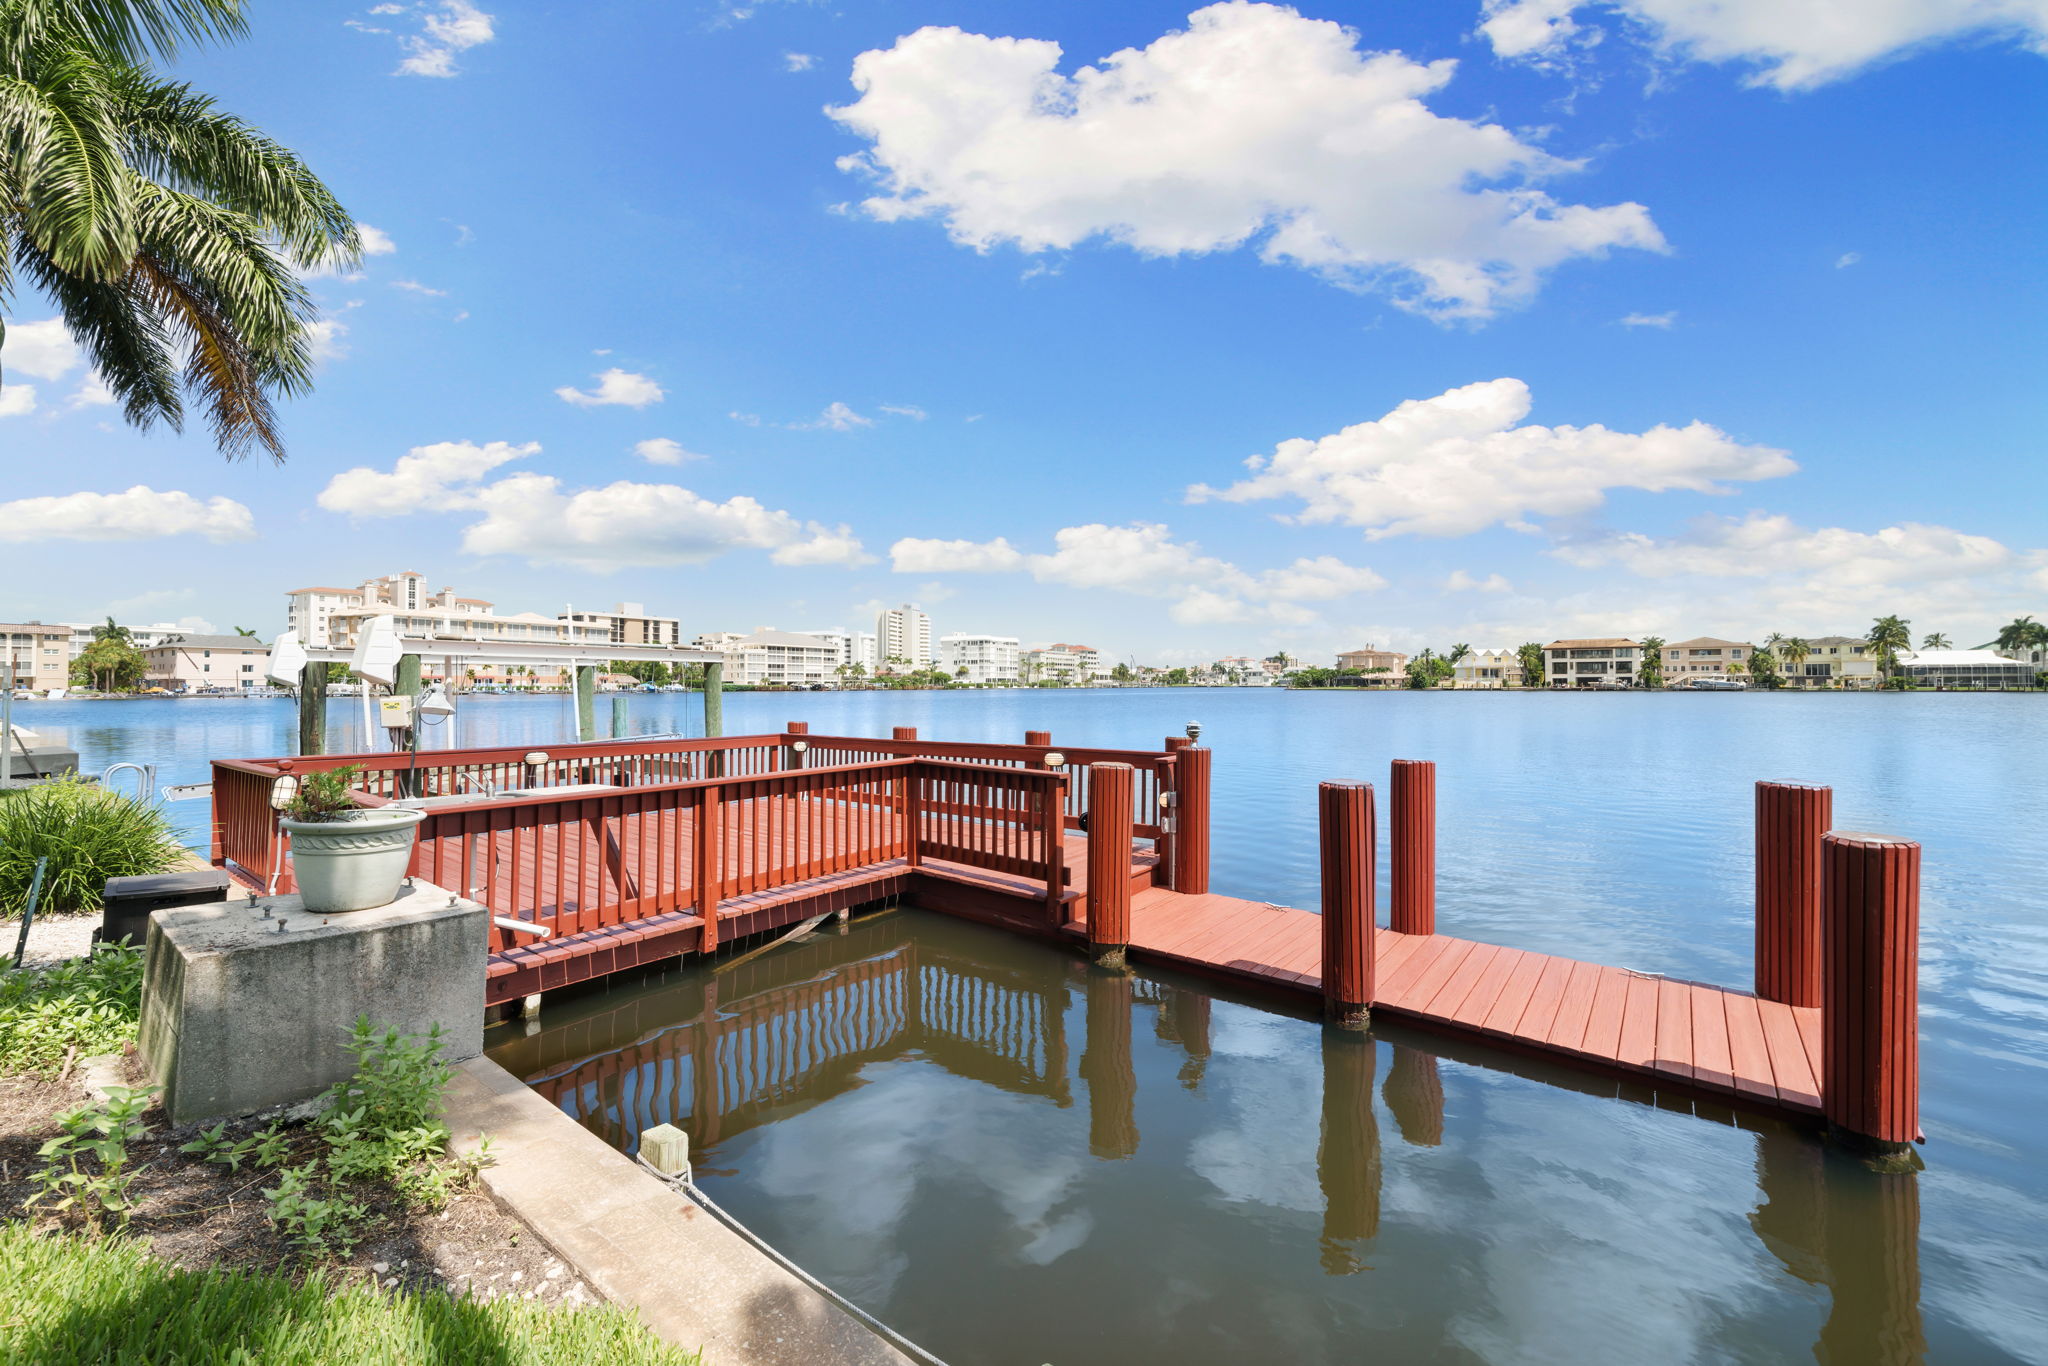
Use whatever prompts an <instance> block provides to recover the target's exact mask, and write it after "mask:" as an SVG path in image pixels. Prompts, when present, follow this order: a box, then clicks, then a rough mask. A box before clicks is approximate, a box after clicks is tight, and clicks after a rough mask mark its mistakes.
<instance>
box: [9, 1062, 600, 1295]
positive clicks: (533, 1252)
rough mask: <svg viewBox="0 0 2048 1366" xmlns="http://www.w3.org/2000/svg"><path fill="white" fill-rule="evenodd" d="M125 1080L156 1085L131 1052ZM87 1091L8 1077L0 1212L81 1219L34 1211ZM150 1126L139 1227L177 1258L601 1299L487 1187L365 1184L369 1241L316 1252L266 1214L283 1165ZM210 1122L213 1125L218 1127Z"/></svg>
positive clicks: (399, 1283) (142, 1160)
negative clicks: (416, 1200)
mask: <svg viewBox="0 0 2048 1366" xmlns="http://www.w3.org/2000/svg"><path fill="white" fill-rule="evenodd" d="M123 1064H124V1066H123V1070H124V1071H125V1072H126V1073H127V1076H126V1082H127V1084H128V1085H131V1086H141V1085H147V1084H148V1079H147V1077H146V1076H144V1074H143V1072H142V1070H141V1068H140V1067H139V1065H138V1064H137V1062H136V1059H135V1058H134V1056H133V1054H132V1051H131V1053H130V1054H129V1055H128V1056H127V1057H125V1058H124V1059H123ZM87 1099H88V1096H87V1093H86V1090H85V1085H84V1082H83V1079H82V1078H81V1077H80V1075H79V1074H78V1073H77V1072H76V1071H75V1070H74V1071H73V1072H72V1073H71V1074H69V1075H67V1076H65V1077H62V1078H58V1079H54V1080H49V1079H42V1078H35V1077H24V1076H5V1077H0V1219H22V1218H40V1219H46V1220H51V1221H53V1222H55V1221H60V1220H62V1221H65V1222H68V1223H69V1224H71V1225H72V1226H77V1225H78V1224H79V1223H80V1222H81V1221H80V1220H79V1219H78V1218H76V1217H75V1216H70V1215H50V1214H44V1213H42V1211H41V1210H40V1208H35V1209H25V1208H24V1207H23V1204H22V1202H23V1201H25V1200H26V1199H28V1197H29V1196H30V1195H32V1194H33V1193H34V1191H35V1186H34V1184H33V1183H32V1181H31V1180H30V1177H31V1175H32V1174H33V1172H34V1171H35V1170H36V1168H37V1167H39V1166H40V1165H41V1164H40V1162H39V1161H38V1160H37V1158H36V1149H37V1148H39V1147H40V1146H42V1144H43V1142H44V1140H46V1139H49V1138H52V1137H55V1136H56V1134H57V1133H58V1129H57V1126H56V1124H55V1123H53V1122H52V1121H53V1117H54V1116H55V1115H57V1114H58V1113H59V1112H61V1111H64V1110H68V1109H71V1108H73V1107H74V1106H77V1105H81V1104H84V1103H85V1102H86V1100H87ZM145 1121H146V1122H147V1123H148V1124H149V1133H148V1134H147V1136H145V1137H144V1138H143V1139H142V1140H141V1141H140V1142H138V1143H137V1144H135V1145H134V1147H133V1149H132V1154H133V1160H134V1161H135V1162H136V1163H138V1164H139V1167H140V1170H139V1174H138V1175H137V1177H136V1180H135V1184H134V1185H133V1186H132V1187H130V1188H129V1193H130V1195H131V1196H132V1197H133V1198H134V1199H135V1201H136V1206H137V1207H136V1209H135V1212H134V1214H133V1216H132V1217H131V1219H130V1221H129V1225H128V1227H129V1231H130V1233H131V1234H132V1235H134V1236H136V1237H139V1238H141V1239H144V1240H145V1241H147V1242H148V1244H149V1247H150V1251H151V1252H152V1253H153V1254H154V1255H156V1256H157V1257H159V1258H161V1259H163V1260H164V1261H166V1262H170V1263H172V1264H174V1265H177V1266H183V1267H189V1268H192V1269H195V1270H196V1269H200V1268H204V1267H244V1268H248V1269H251V1270H261V1271H275V1272H280V1273H282V1274H284V1275H287V1276H290V1277H292V1278H294V1279H302V1278H303V1277H304V1276H305V1274H306V1273H307V1272H308V1271H310V1270H312V1269H314V1268H315V1267H322V1268H325V1269H326V1270H327V1271H328V1272H329V1273H330V1274H332V1275H335V1276H337V1277H339V1278H342V1279H347V1280H361V1281H363V1282H366V1283H375V1284H379V1285H383V1286H385V1287H386V1288H387V1289H397V1288H404V1289H408V1290H415V1291H418V1290H442V1291H446V1292H448V1293H449V1294H453V1295H464V1294H471V1295H476V1296H478V1297H480V1298H485V1299H490V1298H497V1297H501V1296H502V1297H518V1298H524V1299H532V1300H538V1301H541V1302H543V1303H558V1302H559V1303H564V1304H571V1305H577V1304H589V1303H594V1302H595V1301H596V1300H597V1299H598V1298H599V1297H598V1296H597V1295H596V1294H595V1293H594V1292H593V1291H592V1290H591V1289H590V1287H589V1286H587V1285H585V1284H583V1283H582V1282H581V1281H580V1280H579V1279H578V1278H577V1277H576V1275H575V1274H574V1273H573V1272H572V1271H571V1270H570V1269H569V1268H568V1267H567V1266H566V1265H564V1264H563V1262H562V1261H561V1259H560V1258H558V1257H556V1256H555V1255H554V1254H553V1253H552V1252H550V1251H549V1250H548V1248H547V1245H546V1244H544V1243H542V1242H541V1240H540V1239H539V1238H537V1237H535V1236H534V1234H533V1231H532V1230H531V1229H529V1228H528V1227H527V1226H526V1225H525V1224H524V1223H522V1222H521V1221H520V1220H518V1219H515V1218H513V1217H512V1216H511V1215H509V1214H507V1213H506V1212H505V1211H504V1210H502V1209H500V1208H499V1207H498V1206H497V1205H496V1204H494V1203H493V1202H492V1201H491V1199H490V1197H489V1196H488V1195H485V1194H484V1193H483V1192H482V1191H480V1190H469V1191H465V1192H463V1193H461V1194H459V1195H457V1196H455V1197H454V1198H453V1199H452V1200H450V1201H449V1202H448V1204H447V1205H446V1206H445V1207H444V1208H443V1209H440V1210H438V1211H434V1210H428V1211H415V1210H409V1209H407V1208H405V1206H404V1205H403V1204H401V1203H400V1202H399V1201H398V1200H397V1199H396V1198H395V1197H394V1196H393V1195H392V1194H391V1193H390V1192H388V1191H386V1190H383V1189H381V1188H378V1187H376V1186H373V1185H359V1186H357V1187H355V1188H354V1189H352V1190H351V1192H350V1194H351V1196H352V1198H354V1199H356V1200H359V1201H361V1202H362V1203H363V1204H364V1205H366V1206H368V1208H369V1214H368V1216H367V1217H366V1218H365V1219H364V1220H363V1222H362V1224H361V1233H362V1237H361V1240H360V1241H359V1242H358V1243H357V1244H356V1247H355V1250H354V1251H353V1252H352V1253H350V1254H349V1255H348V1256H347V1257H345V1258H338V1259H321V1260H317V1261H313V1260H308V1259H307V1258H304V1257H302V1256H300V1255H299V1254H298V1253H296V1252H295V1251H294V1250H293V1249H292V1248H291V1246H290V1245H289V1244H288V1243H287V1242H286V1241H285V1239H284V1238H283V1237H282V1236H281V1235H280V1234H279V1233H278V1231H277V1230H276V1229H274V1228H272V1227H271V1225H270V1221H269V1220H268V1219H267V1218H266V1217H265V1210H266V1206H265V1202H264V1199H263V1194H262V1191H263V1187H265V1186H270V1185H275V1184H276V1180H277V1170H276V1169H275V1168H272V1169H269V1170H264V1171H259V1170H256V1169H255V1168H254V1167H253V1166H252V1165H251V1164H249V1163H248V1162H244V1163H243V1165H242V1169H241V1170H240V1171H239V1172H236V1171H230V1170H229V1169H228V1168H227V1167H226V1166H225V1165H223V1164H218V1163H209V1162H207V1161H205V1160H203V1159H202V1158H200V1157H199V1156H197V1155H196V1154H187V1153H181V1152H179V1151H178V1145H179V1144H181V1143H185V1142H187V1141H189V1140H190V1139H192V1138H193V1137H194V1136H195V1134H196V1133H197V1128H196V1126H186V1127H185V1128H182V1129H174V1128H171V1127H170V1125H169V1123H168V1120H167V1118H166V1116H165V1115H164V1113H163V1110H162V1109H161V1108H160V1107H157V1106H152V1107H151V1108H150V1110H149V1112H148V1114H147V1115H146V1116H145ZM268 1122H269V1121H268V1120H267V1119H266V1120H261V1121H257V1120H242V1121H239V1122H230V1123H229V1125H228V1134H229V1135H230V1136H231V1137H234V1138H240V1137H243V1136H246V1135H248V1134H251V1133H254V1132H256V1131H258V1130H260V1129H263V1128H265V1127H267V1124H268ZM208 1127H210V1126H208ZM288 1132H289V1133H290V1134H291V1136H292V1152H291V1155H290V1156H289V1157H288V1158H287V1159H286V1162H287V1163H288V1164H294V1163H298V1162H301V1161H304V1160H305V1159H306V1158H308V1157H310V1156H312V1155H314V1154H315V1153H317V1152H319V1151H320V1150H321V1149H322V1148H323V1147H324V1145H323V1144H322V1143H321V1142H320V1140H319V1138H318V1136H317V1135H315V1134H314V1133H312V1132H311V1131H310V1130H308V1129H306V1128H305V1127H304V1126H297V1125H295V1126H293V1127H291V1128H290V1129H289V1130H288Z"/></svg>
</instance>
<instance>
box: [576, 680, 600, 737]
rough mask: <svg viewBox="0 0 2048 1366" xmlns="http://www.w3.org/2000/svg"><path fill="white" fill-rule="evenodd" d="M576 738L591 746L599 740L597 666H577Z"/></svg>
mask: <svg viewBox="0 0 2048 1366" xmlns="http://www.w3.org/2000/svg"><path fill="white" fill-rule="evenodd" d="M576 738H577V739H578V740H581V741H582V742H583V743H584V744H586V745H587V744H589V743H590V742H591V741H592V740H595V739H596V738H597V665H595V664H578V665H577V666H576Z"/></svg>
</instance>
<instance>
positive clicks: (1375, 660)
mask: <svg viewBox="0 0 2048 1366" xmlns="http://www.w3.org/2000/svg"><path fill="white" fill-rule="evenodd" d="M1337 667H1338V668H1339V669H1340V670H1342V671H1344V672H1346V673H1361V674H1373V673H1381V672H1385V673H1389V674H1398V673H1400V672H1401V671H1402V670H1403V669H1406V668H1407V667H1408V656H1406V655H1404V654H1402V653H1401V652H1400V651H1399V650H1381V649H1378V648H1376V647H1374V646H1371V645H1368V646H1366V647H1365V648H1364V649H1362V650H1345V651H1344V652H1342V653H1341V654H1339V655H1338V656H1337Z"/></svg>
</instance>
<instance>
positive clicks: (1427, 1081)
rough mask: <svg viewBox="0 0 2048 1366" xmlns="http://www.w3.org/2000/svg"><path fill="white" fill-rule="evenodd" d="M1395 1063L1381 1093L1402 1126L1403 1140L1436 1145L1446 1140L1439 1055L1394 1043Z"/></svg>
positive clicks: (1425, 1146) (1413, 1143) (1427, 1146)
mask: <svg viewBox="0 0 2048 1366" xmlns="http://www.w3.org/2000/svg"><path fill="white" fill-rule="evenodd" d="M1393 1048H1394V1065H1393V1066H1392V1067H1391V1068H1389V1069H1388V1071H1387V1085H1386V1088H1385V1090H1384V1091H1383V1092H1382V1093H1381V1094H1382V1095H1383V1096H1384V1098H1385V1099H1386V1102H1387V1109H1388V1111H1389V1112H1390V1113H1392V1115H1393V1116H1394V1123H1395V1124H1396V1125H1398V1126H1400V1130H1401V1141H1402V1142H1404V1143H1407V1144H1410V1145H1412V1146H1414V1147H1417V1148H1434V1147H1437V1146H1439V1145H1440V1144H1442V1143H1443V1141H1444V1082H1443V1078H1442V1077H1440V1076H1438V1075H1437V1070H1436V1054H1434V1053H1425V1052H1423V1051H1422V1050H1421V1049H1419V1048H1410V1047H1408V1046H1406V1045H1405V1044H1398V1043H1397V1044H1395V1045H1394V1046H1393Z"/></svg>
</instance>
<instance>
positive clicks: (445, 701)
mask: <svg viewBox="0 0 2048 1366" xmlns="http://www.w3.org/2000/svg"><path fill="white" fill-rule="evenodd" d="M417 710H418V711H419V714H420V715H421V716H453V715H455V700H454V699H453V698H451V697H450V696H448V689H447V687H446V686H445V685H443V684H440V683H430V684H428V685H427V690H426V691H425V692H423V693H421V694H420V700H419V703H418V707H417Z"/></svg>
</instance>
